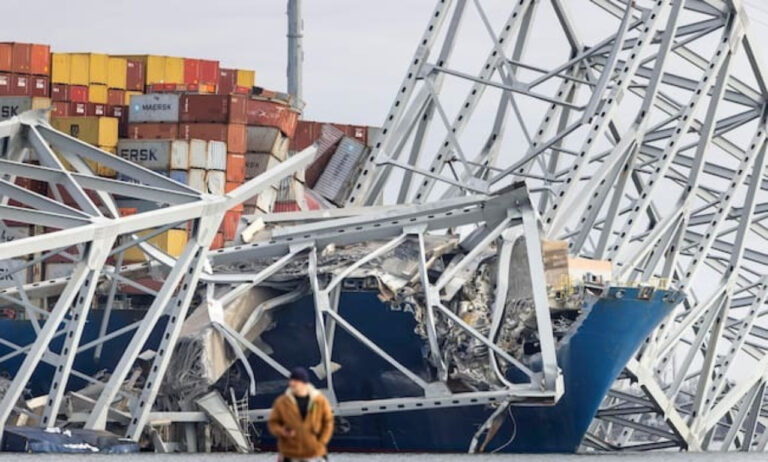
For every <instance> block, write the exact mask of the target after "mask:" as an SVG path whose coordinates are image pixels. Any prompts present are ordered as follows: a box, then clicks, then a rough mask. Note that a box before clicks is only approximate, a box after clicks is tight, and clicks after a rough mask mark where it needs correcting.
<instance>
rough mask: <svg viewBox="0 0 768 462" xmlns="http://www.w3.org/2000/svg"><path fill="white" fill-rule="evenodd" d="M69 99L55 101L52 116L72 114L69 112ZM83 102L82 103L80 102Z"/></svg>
mask: <svg viewBox="0 0 768 462" xmlns="http://www.w3.org/2000/svg"><path fill="white" fill-rule="evenodd" d="M70 104H72V103H70V102H69V101H54V102H53V110H51V116H52V117H68V116H70V115H72V114H70V113H69V106H70ZM80 104H82V103H80Z"/></svg>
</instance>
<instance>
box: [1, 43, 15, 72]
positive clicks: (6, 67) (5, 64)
mask: <svg viewBox="0 0 768 462" xmlns="http://www.w3.org/2000/svg"><path fill="white" fill-rule="evenodd" d="M12 70H13V44H12V43H7V42H5V43H0V71H2V72H11V71H12Z"/></svg>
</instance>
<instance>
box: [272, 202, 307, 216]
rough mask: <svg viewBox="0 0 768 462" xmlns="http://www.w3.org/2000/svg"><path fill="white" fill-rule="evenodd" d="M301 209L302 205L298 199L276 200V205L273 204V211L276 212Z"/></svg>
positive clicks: (298, 210)
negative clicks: (300, 205)
mask: <svg viewBox="0 0 768 462" xmlns="http://www.w3.org/2000/svg"><path fill="white" fill-rule="evenodd" d="M300 211H301V207H299V203H298V202H296V201H275V203H274V205H272V212H274V213H280V212H300Z"/></svg>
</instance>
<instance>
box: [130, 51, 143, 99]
mask: <svg viewBox="0 0 768 462" xmlns="http://www.w3.org/2000/svg"><path fill="white" fill-rule="evenodd" d="M125 66H126V74H125V89H126V90H129V91H138V92H143V91H144V82H145V80H144V62H142V61H137V60H135V59H127V60H126V64H125Z"/></svg>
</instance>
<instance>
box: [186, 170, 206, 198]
mask: <svg viewBox="0 0 768 462" xmlns="http://www.w3.org/2000/svg"><path fill="white" fill-rule="evenodd" d="M187 181H188V185H189V187H191V188H192V189H194V190H195V191H200V192H202V193H204V192H206V189H207V188H206V186H205V170H203V169H199V168H193V169H190V170H189V177H187Z"/></svg>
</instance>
